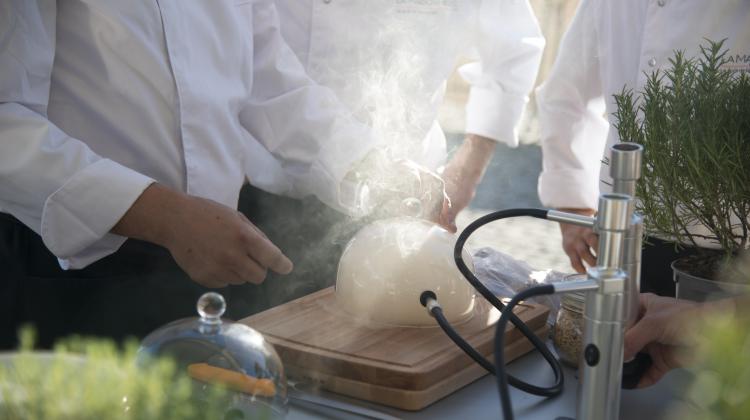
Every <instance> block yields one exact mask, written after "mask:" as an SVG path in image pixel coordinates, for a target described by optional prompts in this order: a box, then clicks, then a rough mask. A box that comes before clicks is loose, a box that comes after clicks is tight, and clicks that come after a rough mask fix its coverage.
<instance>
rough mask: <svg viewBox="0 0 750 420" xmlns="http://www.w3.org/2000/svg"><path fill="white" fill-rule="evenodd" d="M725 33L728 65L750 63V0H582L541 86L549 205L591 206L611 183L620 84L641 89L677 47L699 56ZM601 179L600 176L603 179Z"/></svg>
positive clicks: (543, 186) (544, 194)
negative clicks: (605, 160)
mask: <svg viewBox="0 0 750 420" xmlns="http://www.w3.org/2000/svg"><path fill="white" fill-rule="evenodd" d="M706 38H707V39H711V40H714V41H720V40H722V39H724V38H726V42H725V44H724V47H725V48H728V49H729V53H728V55H727V58H728V59H729V62H728V63H727V64H726V68H728V69H731V70H733V71H743V72H747V71H750V1H747V0H715V1H705V0H626V1H623V0H583V1H582V2H581V4H580V6H579V8H578V12H577V14H576V16H575V18H574V19H573V23H572V24H571V26H570V28H569V29H568V31H567V33H566V34H565V37H564V38H563V41H562V44H561V47H560V52H559V54H558V57H557V60H556V62H555V65H554V67H553V69H552V72H551V74H550V75H549V78H548V79H547V80H546V81H545V83H544V84H543V85H542V86H541V87H540V88H539V89H538V90H537V96H536V98H537V103H538V106H539V124H540V126H541V136H542V150H543V170H542V173H541V175H540V177H539V196H540V197H541V200H542V202H543V203H544V205H546V206H549V207H557V208H560V207H571V208H592V209H595V208H596V206H597V199H598V195H599V190H600V189H602V190H607V189H608V185H611V178H610V176H609V167H608V166H607V165H601V164H600V162H601V160H602V159H603V158H608V157H609V146H611V145H612V144H615V143H617V142H618V141H619V138H618V135H617V130H615V129H611V130H610V129H609V128H610V124H611V123H612V122H614V117H613V116H612V114H613V113H614V111H615V110H616V109H617V107H616V105H615V102H614V99H613V97H612V95H613V94H617V93H620V92H621V91H622V89H623V87H626V86H627V87H628V88H631V89H633V90H634V92H642V91H643V89H644V86H645V83H646V78H647V75H649V74H651V73H652V72H653V71H655V70H657V69H663V70H666V69H668V68H669V66H670V64H669V61H668V60H669V58H671V57H673V56H674V51H675V50H684V51H685V53H686V56H687V57H697V56H698V55H699V54H700V50H699V46H700V45H701V44H703V45H705V44H706V43H707V41H706V40H705V39H706ZM600 181H601V182H600Z"/></svg>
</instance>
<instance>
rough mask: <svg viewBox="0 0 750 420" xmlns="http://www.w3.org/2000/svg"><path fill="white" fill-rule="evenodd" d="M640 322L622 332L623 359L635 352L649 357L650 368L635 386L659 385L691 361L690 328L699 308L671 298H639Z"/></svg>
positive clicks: (652, 296)
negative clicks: (672, 371) (662, 380)
mask: <svg viewBox="0 0 750 420" xmlns="http://www.w3.org/2000/svg"><path fill="white" fill-rule="evenodd" d="M639 306H640V309H639V320H638V322H636V323H635V324H634V325H633V326H632V327H630V329H629V330H628V331H627V332H626V333H625V354H624V360H629V359H631V358H632V357H634V356H635V354H636V353H638V352H646V353H648V354H649V355H650V356H651V359H652V361H653V365H652V366H651V368H650V369H649V370H648V371H646V373H645V374H644V375H643V377H642V378H641V382H640V383H639V384H638V387H639V388H642V387H646V386H650V385H653V384H655V383H656V382H658V381H659V380H660V379H661V378H662V377H663V376H664V374H666V373H667V372H669V371H670V370H672V369H675V368H678V367H682V366H685V365H686V364H687V363H689V361H690V355H691V351H690V348H691V347H693V346H694V345H695V341H694V339H695V337H694V336H693V335H692V334H691V329H690V328H691V326H694V325H696V322H698V320H699V319H698V318H700V312H701V310H702V308H701V305H699V304H696V303H693V302H688V301H684V300H677V299H674V298H666V297H661V296H656V295H654V294H651V293H643V294H641V295H640V305H639Z"/></svg>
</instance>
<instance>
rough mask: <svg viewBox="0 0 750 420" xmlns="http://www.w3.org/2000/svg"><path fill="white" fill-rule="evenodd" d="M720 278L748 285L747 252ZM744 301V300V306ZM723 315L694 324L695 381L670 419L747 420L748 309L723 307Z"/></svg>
mask: <svg viewBox="0 0 750 420" xmlns="http://www.w3.org/2000/svg"><path fill="white" fill-rule="evenodd" d="M735 262H736V264H733V267H731V268H727V269H725V271H724V273H723V275H722V277H723V278H728V279H730V280H731V281H734V282H741V283H750V251H747V252H744V253H743V254H742V255H741V256H740V257H739V258H738V259H736V261H735ZM747 299H748V297H747V296H746V297H745V302H746V301H747ZM723 307H724V308H725V309H726V311H722V313H720V314H719V313H717V314H714V315H712V316H711V317H708V318H705V319H703V320H701V321H697V322H696V325H694V326H692V328H693V329H694V331H700V341H699V342H698V346H697V348H696V362H695V364H694V365H693V366H692V367H691V368H690V370H691V371H692V372H693V374H694V375H695V380H694V381H693V382H692V384H691V385H690V387H689V388H688V392H687V395H685V401H686V402H687V403H688V404H689V405H688V406H683V407H682V408H681V409H679V410H678V412H675V413H674V414H673V415H672V416H671V418H674V419H675V420H676V419H679V420H746V419H749V418H750V309H748V308H746V307H742V303H740V304H739V306H738V305H731V304H727V305H726V306H723Z"/></svg>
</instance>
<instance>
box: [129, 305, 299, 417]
mask: <svg viewBox="0 0 750 420" xmlns="http://www.w3.org/2000/svg"><path fill="white" fill-rule="evenodd" d="M197 309H198V314H199V315H200V317H199V318H186V319H182V320H178V321H174V322H172V323H170V324H167V325H165V326H164V327H162V328H159V329H158V330H156V331H154V332H152V333H151V334H149V335H148V336H147V337H146V338H145V339H144V340H143V342H142V344H141V347H140V348H139V350H138V361H139V363H141V364H143V365H147V363H148V360H150V359H151V358H153V357H162V356H167V357H171V358H172V359H173V360H174V361H175V363H176V364H177V369H178V370H180V371H184V372H186V373H187V374H188V375H189V377H190V378H191V379H192V380H193V384H194V386H195V388H194V390H197V395H198V396H199V398H201V397H202V398H210V396H211V395H212V393H211V391H212V387H213V386H217V385H218V386H221V387H223V388H225V389H228V390H230V391H231V394H230V398H229V400H228V402H227V415H226V417H227V418H232V419H258V418H264V419H267V418H283V417H284V416H285V415H286V412H287V404H288V400H287V389H286V378H285V376H284V369H283V367H282V364H281V360H280V359H279V356H278V355H277V354H276V351H275V350H274V348H273V346H272V345H271V344H270V343H268V342H267V341H266V340H265V339H264V338H263V335H261V334H260V333H259V332H257V331H255V330H254V329H252V328H250V327H248V326H246V325H242V324H237V323H233V322H228V321H227V322H224V321H222V319H221V315H222V314H223V313H224V310H225V309H226V304H225V301H224V298H223V297H222V296H221V295H220V294H218V293H214V292H210V293H206V294H204V295H203V296H201V297H200V299H199V300H198V304H197ZM214 395H215V394H214Z"/></svg>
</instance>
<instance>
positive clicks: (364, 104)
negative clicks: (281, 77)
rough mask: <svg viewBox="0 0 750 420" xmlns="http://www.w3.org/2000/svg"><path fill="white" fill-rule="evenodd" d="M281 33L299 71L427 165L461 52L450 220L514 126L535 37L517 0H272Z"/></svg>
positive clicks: (401, 153) (439, 161)
mask: <svg viewBox="0 0 750 420" xmlns="http://www.w3.org/2000/svg"><path fill="white" fill-rule="evenodd" d="M276 5H277V7H278V9H279V15H280V19H281V31H282V35H283V36H284V38H285V39H286V41H287V43H288V44H289V45H290V46H291V47H292V49H293V50H294V52H295V53H296V54H297V56H298V57H299V59H300V61H301V62H302V64H303V65H304V66H305V69H306V70H307V72H308V74H309V75H310V76H311V77H312V78H313V79H314V80H316V81H317V82H319V83H320V84H322V85H325V86H328V87H330V88H331V89H333V90H334V91H335V92H336V94H337V96H338V97H339V98H340V99H341V100H342V101H343V102H344V103H345V104H347V105H348V106H349V107H350V108H351V109H352V112H353V114H354V115H355V116H356V117H357V118H358V119H359V120H360V121H362V122H364V123H366V124H368V125H371V126H373V127H374V128H375V129H376V130H378V131H379V132H382V133H385V134H386V135H384V136H383V138H385V139H387V140H386V144H385V145H384V147H386V148H387V149H388V150H389V153H391V155H393V156H396V157H407V158H410V159H413V160H415V161H417V162H419V163H421V164H423V165H425V166H427V167H429V168H431V169H438V168H439V167H440V166H442V165H443V164H444V163H445V155H446V145H445V136H444V134H443V131H442V129H441V128H440V126H439V124H438V122H437V112H438V108H439V106H440V104H441V103H442V99H443V95H444V93H445V86H446V80H447V78H448V77H449V75H450V74H451V72H452V71H453V68H454V66H455V65H456V64H457V61H458V59H459V58H461V57H466V58H469V59H470V63H469V64H466V65H464V66H462V67H461V68H460V73H461V75H462V76H463V78H464V79H465V80H466V81H467V82H468V83H469V84H470V85H471V91H470V96H469V102H468V104H467V107H466V132H467V137H466V140H465V141H464V143H463V144H462V146H461V147H460V148H459V149H458V151H457V152H456V153H455V155H454V157H453V158H452V160H451V161H450V162H449V163H448V164H447V166H446V167H445V170H444V172H443V178H444V180H445V182H446V192H447V193H448V196H449V198H450V202H451V205H450V206H447V205H446V207H445V208H444V210H443V213H442V215H441V223H442V224H443V225H445V226H453V229H455V226H454V222H455V217H456V214H457V213H458V212H459V211H460V210H461V209H463V208H464V207H466V206H467V205H468V203H469V201H470V200H471V198H472V197H473V196H474V191H475V189H476V186H477V185H478V183H479V181H480V180H481V177H482V175H483V173H484V169H485V167H486V165H487V164H488V162H489V161H490V159H491V157H492V153H493V151H494V148H495V145H496V143H497V142H503V143H505V144H507V145H509V146H512V147H514V146H516V145H517V144H518V133H517V126H518V123H519V120H520V118H521V113H522V111H523V108H524V106H525V104H526V102H527V95H528V92H529V91H530V90H531V88H532V86H533V83H534V80H535V78H536V75H537V70H538V66H539V62H540V59H541V53H542V49H543V47H544V39H543V37H542V35H541V32H540V29H539V26H538V24H537V21H536V18H535V16H534V14H533V12H532V10H531V7H530V5H529V3H528V1H526V0H442V1H421V0H294V1H287V0H277V1H276Z"/></svg>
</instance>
